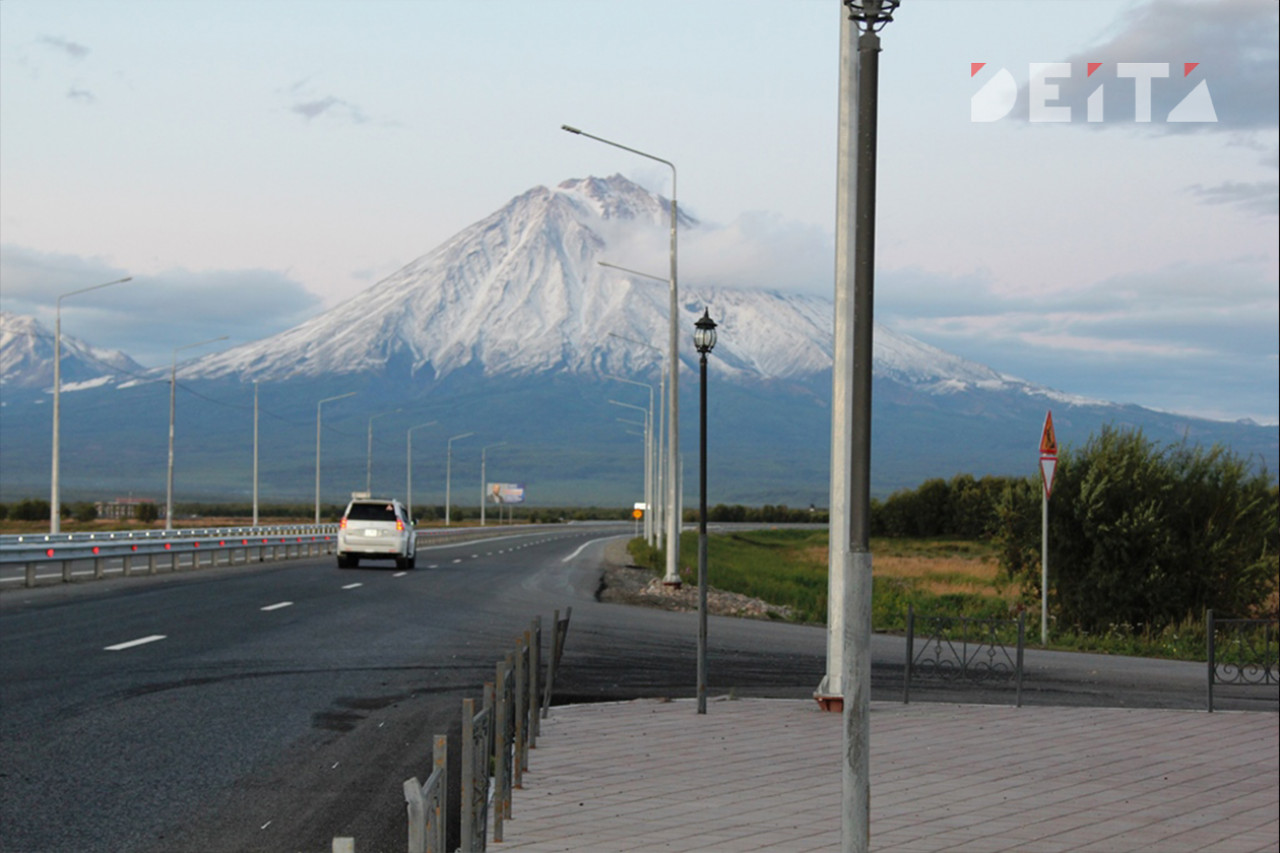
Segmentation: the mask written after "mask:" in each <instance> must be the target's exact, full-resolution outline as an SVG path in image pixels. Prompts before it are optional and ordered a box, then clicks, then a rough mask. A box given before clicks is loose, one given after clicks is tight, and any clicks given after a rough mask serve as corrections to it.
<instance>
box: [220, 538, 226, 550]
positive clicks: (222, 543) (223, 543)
mask: <svg viewBox="0 0 1280 853" xmlns="http://www.w3.org/2000/svg"><path fill="white" fill-rule="evenodd" d="M218 547H219V548H225V547H227V543H226V542H224V541H221V540H219V542H218Z"/></svg>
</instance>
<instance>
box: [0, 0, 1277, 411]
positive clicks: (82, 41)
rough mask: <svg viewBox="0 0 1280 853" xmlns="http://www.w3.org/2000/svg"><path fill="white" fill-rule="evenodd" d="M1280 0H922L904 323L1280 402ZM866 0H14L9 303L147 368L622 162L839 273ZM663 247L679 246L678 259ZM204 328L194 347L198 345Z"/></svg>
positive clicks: (1115, 390)
mask: <svg viewBox="0 0 1280 853" xmlns="http://www.w3.org/2000/svg"><path fill="white" fill-rule="evenodd" d="M1277 8H1278V7H1277V4H1276V3H1275V2H1274V0H1145V2H1119V1H1118V0H1063V2H1057V0H1039V2H1034V3H1030V2H1026V3H1016V2H1009V1H1008V0H973V2H953V0H903V3H902V5H901V7H900V8H899V9H898V11H897V13H896V15H895V19H894V21H893V22H892V23H889V24H888V25H887V26H886V27H885V28H884V30H883V32H882V33H881V38H882V53H881V55H880V86H879V173H878V181H877V196H878V221H877V258H876V260H877V269H878V273H877V282H876V312H877V314H876V318H877V319H878V320H880V321H881V322H883V323H885V324H887V325H889V326H891V327H892V328H894V329H896V330H898V331H900V332H904V333H906V334H909V335H913V336H915V337H918V338H920V339H922V340H924V341H926V342H927V343H930V344H933V345H935V346H938V347H941V348H943V349H946V350H948V351H951V352H954V353H956V354H959V355H962V356H964V357H965V358H968V359H972V360H975V361H979V362H982V363H984V364H988V365H990V366H991V367H993V368H995V369H997V370H1000V371H1003V372H1007V373H1011V374H1014V375H1017V376H1020V377H1023V378H1026V379H1029V380H1031V381H1034V382H1038V383H1041V384H1045V385H1050V386H1052V387H1055V388H1058V389H1061V390H1064V391H1068V392H1071V393H1077V394H1082V395H1086V396H1090V397H1095V398H1103V399H1109V400H1114V401H1117V402H1132V403H1139V404H1142V405H1146V406H1150V407H1153V408H1158V409H1165V410H1171V411H1179V412H1186V413H1190V414H1197V415H1202V416H1206V417H1214V418H1221V419H1237V418H1245V417H1249V418H1253V419H1255V420H1258V421H1260V422H1266V423H1276V422H1277V421H1280V369H1278V363H1277V353H1278V351H1280V344H1278V342H1277V341H1278V337H1277V327H1278V326H1280V308H1278V303H1280V296H1278V293H1280V283H1278V282H1280V276H1278V274H1277V239H1276V229H1277V194H1278V191H1277V186H1278V183H1277V177H1278V175H1280V158H1278V153H1277V152H1278V146H1280V132H1278V130H1277V102H1278V101H1280V93H1278V91H1277V88H1278V87H1277V66H1278V64H1280V56H1278V50H1277V30H1278V23H1277ZM840 33H841V27H840V7H839V4H838V3H836V2H834V0H790V1H789V2H784V0H734V2H729V0H699V2H696V3H690V2H679V0H653V2H647V3H630V4H622V3H605V2H595V0H541V2H533V3H530V2H508V0H479V2H462V0H428V2H408V0H360V2H356V0H252V2H250V0H219V2H205V0H184V2H161V0H90V1H89V2H73V0H4V2H3V3H0V306H2V307H3V309H4V310H6V311H13V312H16V313H21V314H33V315H36V316H37V317H39V318H40V319H41V320H42V321H44V322H46V324H47V325H50V326H52V318H53V311H54V305H55V302H56V299H57V297H58V296H59V295H60V294H65V293H68V292H70V291H73V290H77V289H80V288H83V287H89V286H92V285H95V284H98V283H102V282H105V281H108V280H111V279H115V278H120V277H124V276H132V277H133V279H134V280H133V281H132V282H129V283H127V284H123V285H119V286H116V287H113V288H112V289H109V290H105V289H104V290H103V291H100V292H97V293H92V294H83V295H79V296H74V297H71V298H69V299H67V300H65V301H64V303H63V328H64V330H65V331H66V332H68V333H70V334H74V335H77V336H79V337H81V338H84V339H86V340H88V341H90V342H91V343H93V344H95V345H99V346H108V347H114V348H119V349H123V350H125V351H127V352H129V353H130V354H132V355H134V357H136V358H138V359H139V360H140V361H142V362H143V363H145V364H161V363H168V361H169V359H170V357H171V355H172V352H173V349H174V348H175V347H182V346H186V345H187V344H190V343H194V342H198V341H201V340H206V339H209V338H213V337H218V336H221V335H228V336H229V341H230V342H231V343H239V342H244V341H248V340H254V339H257V338H260V337H263V336H265V335H268V334H271V333H274V332H277V331H280V330H283V329H286V328H289V327H291V326H293V325H296V324H297V323H299V322H301V321H302V320H304V319H306V318H308V317H310V316H313V315H315V314H316V313H318V312H320V311H322V310H324V309H325V308H328V307H331V306H333V305H336V304H338V303H340V302H342V301H344V300H347V299H350V298H352V297H356V296H358V294H359V293H360V292H361V291H362V290H363V289H365V288H367V287H369V286H370V285H371V284H373V283H374V282H376V281H378V280H380V279H381V278H383V277H384V276H386V275H388V274H390V273H392V272H394V271H395V270H397V269H399V268H400V267H401V266H403V265H404V264H406V263H409V262H410V261H412V260H413V259H415V258H417V257H419V256H421V255H423V254H425V253H427V252H428V251H430V250H431V249H432V248H434V247H435V246H437V245H438V244H440V243H441V242H443V241H444V240H446V239H448V238H449V237H450V236H452V235H453V234H455V233H456V232H458V231H460V230H461V229H463V228H465V227H466V226H468V225H470V224H471V223H473V222H475V221H476V220H479V219H481V218H483V217H484V216H487V215H488V214H490V213H492V212H493V211H494V210H497V209H498V208H500V207H502V206H503V205H504V204H505V203H506V202H507V201H508V200H510V199H511V198H512V197H514V196H516V195H519V194H520V193H522V192H524V191H526V190H528V189H529V188H531V187H534V186H538V185H545V186H554V185H556V184H558V183H560V182H561V181H563V180H565V179H568V178H574V177H583V176H586V175H601V176H603V175H610V174H614V173H619V172H620V173H622V174H624V175H626V176H627V177H629V178H631V179H632V180H635V181H637V182H638V183H640V184H642V185H644V186H646V187H647V188H649V189H650V190H652V191H654V192H659V193H662V194H663V195H667V196H669V195H670V194H671V192H672V185H671V171H670V169H668V168H667V167H666V166H664V165H662V164H661V163H657V162H653V161H651V160H647V159H645V158H642V157H638V156H636V155H634V154H630V153H628V152H625V151H621V150H618V149H616V148H611V147H609V146H606V145H602V144H600V143H598V142H594V141H592V140H589V139H586V138H583V137H580V136H573V135H570V134H567V133H565V132H563V131H562V130H561V129H560V126H561V125H562V124H566V123H567V124H571V125H575V126H577V127H580V128H582V129H583V130H586V131H588V132H590V133H593V134H595V135H598V136H601V137H605V138H608V139H612V140H615V141H617V142H619V143H621V144H624V145H627V146H629V147H632V148H636V149H640V150H643V151H646V152H649V153H651V154H654V155H656V156H658V157H662V158H664V159H667V160H670V161H672V162H674V163H675V164H676V167H677V170H678V188H677V189H678V200H679V203H680V205H681V207H682V208H683V209H684V210H685V211H686V212H687V213H689V214H690V215H691V216H693V217H695V218H696V219H697V220H698V221H699V223H700V225H699V226H698V227H697V228H694V229H690V230H689V231H687V232H686V233H682V235H681V280H682V282H684V283H686V284H689V285H698V284H717V285H734V286H743V287H763V288H773V289H778V290H783V291H802V292H805V293H812V294H818V295H827V296H829V295H830V294H831V293H832V288H833V270H834V252H835V239H834V227H835V203H836V155H837V150H836V149H837V146H836V118H837V107H838V102H839V54H840V37H841V36H840ZM666 261H667V259H666V257H665V254H664V253H659V254H657V255H656V256H655V257H654V258H653V259H652V263H651V265H650V266H651V269H652V270H653V271H654V272H656V273H663V272H665V269H666ZM198 352H199V350H194V351H193V354H194V353H198Z"/></svg>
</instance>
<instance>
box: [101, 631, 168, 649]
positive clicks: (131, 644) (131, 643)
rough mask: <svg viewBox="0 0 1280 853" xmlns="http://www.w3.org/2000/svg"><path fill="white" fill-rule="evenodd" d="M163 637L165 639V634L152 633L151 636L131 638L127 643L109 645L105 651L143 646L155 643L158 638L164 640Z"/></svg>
mask: <svg viewBox="0 0 1280 853" xmlns="http://www.w3.org/2000/svg"><path fill="white" fill-rule="evenodd" d="M163 639H165V635H164V634H152V635H151V636H150V637H139V638H138V639H136V640H130V641H129V642H127V643H116V644H115V645H114V646H107V647H106V648H104V649H103V651H104V652H122V651H124V650H125V649H131V648H133V647H134V646H143V645H146V644H147V643H154V642H156V641H158V640H163Z"/></svg>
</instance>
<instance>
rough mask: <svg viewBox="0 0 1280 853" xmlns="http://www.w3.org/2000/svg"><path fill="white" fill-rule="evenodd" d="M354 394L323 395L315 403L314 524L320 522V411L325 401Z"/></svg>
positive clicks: (350, 392) (343, 398) (340, 398)
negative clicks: (323, 396) (322, 397)
mask: <svg viewBox="0 0 1280 853" xmlns="http://www.w3.org/2000/svg"><path fill="white" fill-rule="evenodd" d="M355 395H356V392H355V391H348V392H347V393H345V394H339V395H338V396H336V397H325V398H324V399H323V400H321V401H320V402H318V403H316V524H319V523H320V411H321V409H323V408H324V404H325V403H332V402H333V401H334V400H345V399H346V398H347V397H354V396H355Z"/></svg>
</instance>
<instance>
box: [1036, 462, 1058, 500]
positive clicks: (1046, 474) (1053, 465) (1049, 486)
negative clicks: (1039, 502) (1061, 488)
mask: <svg viewBox="0 0 1280 853" xmlns="http://www.w3.org/2000/svg"><path fill="white" fill-rule="evenodd" d="M1057 468H1058V457H1056V456H1041V457H1040V476H1041V477H1042V478H1044V496H1045V499H1046V500H1047V499H1048V498H1049V494H1050V493H1051V492H1052V491H1053V472H1054V471H1056V470H1057Z"/></svg>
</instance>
